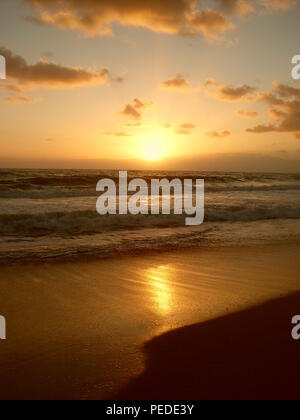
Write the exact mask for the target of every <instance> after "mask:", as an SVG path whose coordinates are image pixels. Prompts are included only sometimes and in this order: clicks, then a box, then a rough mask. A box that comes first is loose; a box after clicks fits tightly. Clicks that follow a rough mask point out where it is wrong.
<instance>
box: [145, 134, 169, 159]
mask: <svg viewBox="0 0 300 420" xmlns="http://www.w3.org/2000/svg"><path fill="white" fill-rule="evenodd" d="M141 155H142V157H143V159H146V160H149V161H151V162H155V161H157V160H160V159H162V158H164V157H165V156H166V155H167V146H166V139H164V138H163V136H162V135H161V134H154V135H153V134H152V135H149V136H146V137H144V138H143V139H142V140H141Z"/></svg>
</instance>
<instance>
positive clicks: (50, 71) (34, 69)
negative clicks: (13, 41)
mask: <svg viewBox="0 0 300 420" xmlns="http://www.w3.org/2000/svg"><path fill="white" fill-rule="evenodd" d="M0 54H1V55H3V56H4V57H5V59H6V66H7V78H8V82H9V83H8V84H5V85H4V88H5V89H7V90H8V91H9V92H10V93H11V97H10V98H8V100H9V101H10V102H12V103H19V102H30V99H29V98H27V97H26V96H25V95H24V94H23V92H24V91H25V90H28V89H37V88H73V87H80V86H88V85H97V84H98V85H101V84H106V83H107V82H108V81H109V77H110V73H109V71H108V69H101V70H86V69H84V68H82V67H68V66H62V65H60V64H55V63H52V62H48V61H46V60H40V61H38V62H37V63H35V64H29V63H27V61H26V60H25V59H24V58H23V57H21V56H19V55H16V54H14V53H13V52H12V51H10V50H8V49H6V48H3V47H0Z"/></svg>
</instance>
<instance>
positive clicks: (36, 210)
mask: <svg viewBox="0 0 300 420" xmlns="http://www.w3.org/2000/svg"><path fill="white" fill-rule="evenodd" d="M103 178H110V179H113V180H115V181H116V183H117V182H118V178H119V172H118V171H115V170H114V171H109V170H37V169H33V170H30V169H26V170H21V169H17V170H11V169H1V170H0V264H18V263H24V262H29V263H30V262H37V261H39V262H47V261H51V260H74V259H80V258H96V259H99V258H108V257H118V256H127V255H135V254H137V253H149V252H163V251H170V250H180V249H183V248H196V247H200V248H201V247H207V246H210V247H211V246H214V247H215V246H232V245H235V246H236V245H238V246H248V245H250V246H251V245H254V246H255V245H257V244H265V243H275V242H276V243H277V242H282V241H285V242H297V241H299V239H300V173H299V174H281V173H280V174H279V173H220V172H216V173H214V172H164V171H130V172H128V180H129V181H130V180H131V179H133V178H142V179H144V180H146V181H147V182H148V183H150V181H151V179H161V178H167V179H169V180H171V179H173V178H179V179H182V180H183V179H191V178H192V179H194V180H196V179H204V180H205V220H204V223H203V224H202V225H201V226H194V227H190V226H185V215H182V216H179V215H174V214H171V215H169V216H168V215H157V216H153V215H138V216H133V215H124V216H121V215H107V216H100V215H99V214H98V213H97V211H96V202H97V198H98V197H99V193H98V192H97V191H96V185H97V183H98V181H99V180H100V179H103Z"/></svg>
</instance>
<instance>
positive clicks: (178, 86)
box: [161, 74, 191, 91]
mask: <svg viewBox="0 0 300 420" xmlns="http://www.w3.org/2000/svg"><path fill="white" fill-rule="evenodd" d="M161 88H162V89H169V90H177V91H187V90H189V89H190V88H191V85H190V83H189V82H188V80H186V79H185V78H184V77H183V76H182V75H181V74H177V76H175V77H170V78H169V79H168V80H166V81H165V82H163V83H161Z"/></svg>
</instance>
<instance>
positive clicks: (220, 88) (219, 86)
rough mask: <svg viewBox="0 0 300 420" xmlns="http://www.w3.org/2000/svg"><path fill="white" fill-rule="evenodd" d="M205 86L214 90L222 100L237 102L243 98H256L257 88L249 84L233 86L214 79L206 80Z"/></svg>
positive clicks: (216, 95)
mask: <svg viewBox="0 0 300 420" xmlns="http://www.w3.org/2000/svg"><path fill="white" fill-rule="evenodd" d="M204 86H205V88H206V89H207V90H208V91H210V92H212V93H213V94H214V95H215V97H216V98H217V99H219V100H221V101H228V102H236V101H241V100H246V101H251V100H254V99H255V97H256V96H255V94H256V91H257V88H255V87H253V86H249V85H242V86H233V85H230V84H228V85H226V84H223V83H219V82H217V81H216V80H214V79H208V80H207V81H206V82H205V85H204Z"/></svg>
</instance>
